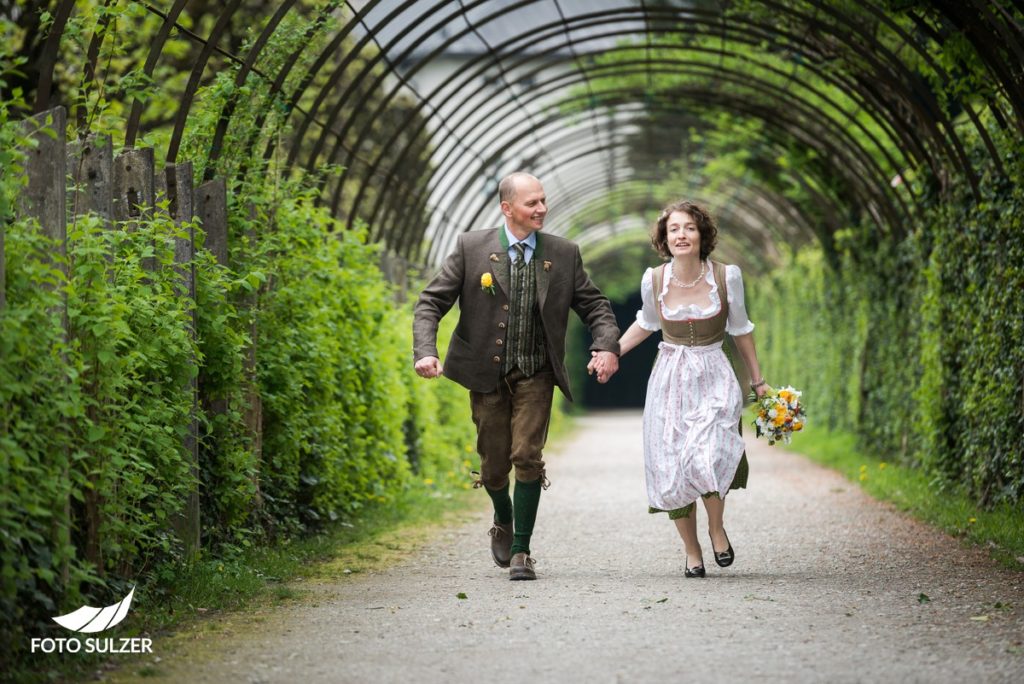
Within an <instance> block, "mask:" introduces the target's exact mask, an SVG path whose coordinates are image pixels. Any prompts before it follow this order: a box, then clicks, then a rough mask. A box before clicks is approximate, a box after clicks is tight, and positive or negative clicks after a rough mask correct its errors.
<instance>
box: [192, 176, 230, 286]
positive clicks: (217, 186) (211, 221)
mask: <svg viewBox="0 0 1024 684" xmlns="http://www.w3.org/2000/svg"><path fill="white" fill-rule="evenodd" d="M195 205H196V206H195V213H196V216H198V217H199V220H200V221H201V222H202V224H203V230H204V231H206V249H208V250H210V252H212V253H213V256H214V258H216V259H217V263H218V264H220V265H221V266H227V265H228V194H227V186H225V184H224V179H223V178H214V179H213V180H211V181H207V182H206V183H203V184H202V185H200V186H199V187H198V188H196V191H195Z"/></svg>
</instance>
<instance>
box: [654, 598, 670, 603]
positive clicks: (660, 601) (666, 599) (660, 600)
mask: <svg viewBox="0 0 1024 684" xmlns="http://www.w3.org/2000/svg"><path fill="white" fill-rule="evenodd" d="M665 601H668V597H667V596H666V597H665V598H663V599H658V600H657V601H656V603H664V602H665Z"/></svg>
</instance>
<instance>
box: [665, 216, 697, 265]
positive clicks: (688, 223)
mask: <svg viewBox="0 0 1024 684" xmlns="http://www.w3.org/2000/svg"><path fill="white" fill-rule="evenodd" d="M665 240H666V242H667V243H668V251H669V253H670V254H672V256H673V257H683V256H697V257H700V229H699V228H697V222H696V221H694V220H693V217H692V216H690V215H689V214H688V213H686V212H685V211H673V212H672V213H671V214H669V215H668V221H667V222H666V224H665Z"/></svg>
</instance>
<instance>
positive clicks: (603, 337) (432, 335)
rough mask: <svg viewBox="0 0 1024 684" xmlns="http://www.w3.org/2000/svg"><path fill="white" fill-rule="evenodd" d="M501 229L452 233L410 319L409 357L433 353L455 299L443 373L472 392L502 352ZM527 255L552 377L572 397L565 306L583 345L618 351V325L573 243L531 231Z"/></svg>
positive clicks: (505, 274) (504, 254)
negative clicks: (580, 329) (587, 338)
mask: <svg viewBox="0 0 1024 684" xmlns="http://www.w3.org/2000/svg"><path fill="white" fill-rule="evenodd" d="M501 230H503V229H501V228H491V229H489V230H474V231H470V232H468V233H462V234H461V235H459V239H458V244H456V246H455V251H453V252H452V253H451V254H449V255H448V257H447V258H446V259H445V260H444V264H442V266H441V270H440V272H438V274H437V275H436V276H434V279H433V280H431V281H430V283H429V284H428V285H427V287H426V288H425V289H424V290H423V292H422V294H420V298H419V301H418V302H417V303H416V308H415V312H414V317H413V323H412V332H413V355H414V357H415V359H414V360H415V361H418V360H420V359H421V358H423V357H425V356H438V353H437V327H438V324H439V323H440V321H441V318H442V317H443V316H444V315H445V314H446V313H448V311H449V310H450V309H451V308H452V306H453V305H454V304H455V302H456V301H458V302H459V322H458V324H457V325H456V328H455V332H454V333H453V334H452V339H451V343H450V344H449V345H448V355H447V357H446V358H445V360H444V364H443V365H444V374H445V376H447V377H448V378H451V379H452V380H454V381H455V382H457V383H459V384H460V385H462V386H463V387H466V388H467V389H470V390H474V391H476V392H493V391H494V390H495V389H497V387H498V381H499V379H500V378H499V376H500V374H501V365H502V364H501V362H502V360H503V359H504V357H505V334H506V331H507V326H508V308H509V307H508V303H509V300H508V293H509V291H510V288H511V271H510V269H511V265H510V263H509V258H508V251H507V249H506V248H505V247H503V246H502V244H501V235H500V231H501ZM533 259H535V260H537V261H536V264H537V268H536V271H537V299H538V301H539V304H540V313H541V320H542V321H543V324H544V340H545V346H546V348H547V352H548V358H549V359H550V361H551V368H552V369H553V370H554V374H555V382H556V383H557V385H558V386H559V387H560V388H561V390H562V393H563V394H565V396H566V397H567V398H568V399H569V400H570V401H572V393H571V392H570V390H569V379H568V376H567V375H566V372H565V330H566V326H567V325H568V322H569V309H572V310H573V311H575V312H576V314H577V315H578V316H579V317H580V319H581V320H582V321H583V322H584V323H585V324H586V325H587V327H588V328H589V329H590V334H591V336H592V337H593V344H591V346H590V349H591V350H596V351H610V352H615V353H616V354H618V353H619V342H618V340H619V328H618V326H617V325H616V324H615V314H613V313H612V307H611V304H610V303H609V302H608V299H607V297H605V296H604V295H603V294H601V291H600V290H598V289H597V287H596V286H595V285H594V283H592V282H591V280H590V277H589V276H588V275H587V272H586V271H585V270H584V269H583V258H582V257H581V256H580V250H579V247H578V246H577V245H576V244H575V243H574V242H570V241H569V240H566V239H564V238H560V237H557V236H554V235H545V234H542V233H538V234H537V248H536V250H535V251H534V254H533ZM485 273H489V274H491V277H492V279H493V281H494V294H491V293H490V292H488V291H487V290H485V289H483V288H482V287H481V285H480V278H481V276H482V275H483V274H485ZM587 360H588V361H589V359H587Z"/></svg>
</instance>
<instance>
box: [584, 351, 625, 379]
mask: <svg viewBox="0 0 1024 684" xmlns="http://www.w3.org/2000/svg"><path fill="white" fill-rule="evenodd" d="M617 370H619V357H618V356H616V355H615V354H613V353H612V352H610V351H599V352H598V351H595V352H590V363H588V364H587V375H593V374H594V372H595V371H596V372H597V381H598V382H599V383H601V384H604V383H606V382H608V380H609V379H610V378H611V377H612V376H613V375H615V372H616V371H617Z"/></svg>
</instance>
